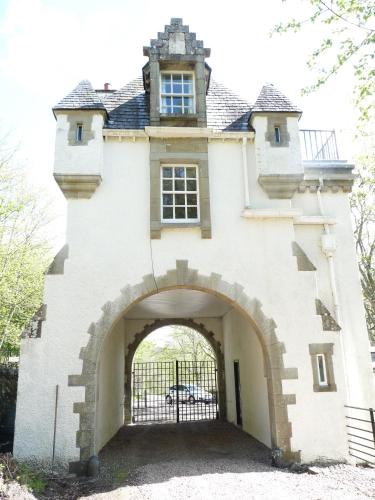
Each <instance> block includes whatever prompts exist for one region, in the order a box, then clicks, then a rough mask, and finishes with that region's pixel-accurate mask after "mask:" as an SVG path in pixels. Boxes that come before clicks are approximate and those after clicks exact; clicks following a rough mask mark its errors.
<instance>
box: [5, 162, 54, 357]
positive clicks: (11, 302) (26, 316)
mask: <svg viewBox="0 0 375 500" xmlns="http://www.w3.org/2000/svg"><path fill="white" fill-rule="evenodd" d="M47 213H48V207H47V206H46V204H45V203H43V202H42V201H41V200H40V198H39V196H38V195H37V194H36V193H33V192H31V191H30V188H29V187H28V186H27V185H26V182H25V177H24V175H23V172H22V170H20V169H19V168H17V167H15V166H14V164H13V163H12V161H11V158H9V157H6V156H5V155H4V154H3V155H2V158H1V159H0V358H6V357H7V356H9V355H17V354H18V351H19V337H20V333H21V332H22V330H23V328H24V327H25V326H26V325H27V323H28V322H29V321H30V319H31V317H32V316H33V314H34V313H35V311H36V310H37V309H38V308H39V306H40V305H41V302H42V291H43V278H44V276H43V273H44V271H45V269H46V266H47V264H48V261H49V259H50V252H49V246H48V244H47V241H46V237H45V235H44V233H43V230H44V228H45V226H46V224H47V223H48V222H49V219H48V216H47Z"/></svg>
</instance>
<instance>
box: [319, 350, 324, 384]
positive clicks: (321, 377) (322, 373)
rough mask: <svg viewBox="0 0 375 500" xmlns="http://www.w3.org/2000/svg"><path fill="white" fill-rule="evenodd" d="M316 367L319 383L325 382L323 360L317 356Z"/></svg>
mask: <svg viewBox="0 0 375 500" xmlns="http://www.w3.org/2000/svg"><path fill="white" fill-rule="evenodd" d="M318 367H319V381H320V382H325V381H326V377H325V373H324V360H323V356H318Z"/></svg>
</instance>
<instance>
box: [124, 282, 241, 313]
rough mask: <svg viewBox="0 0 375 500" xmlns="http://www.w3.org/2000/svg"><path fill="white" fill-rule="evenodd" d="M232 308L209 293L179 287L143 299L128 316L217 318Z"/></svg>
mask: <svg viewBox="0 0 375 500" xmlns="http://www.w3.org/2000/svg"><path fill="white" fill-rule="evenodd" d="M231 309H232V306H231V305H229V304H227V303H226V302H224V301H223V300H221V299H219V298H217V297H215V296H214V295H211V294H209V293H205V292H200V291H197V290H181V289H180V290H178V289H177V290H168V291H166V292H160V293H157V294H155V295H152V296H151V297H148V298H147V299H144V300H142V301H141V302H139V303H138V304H136V305H135V306H134V307H133V308H132V309H130V311H129V312H128V313H127V314H126V318H127V319H154V318H177V317H178V318H217V317H221V316H224V314H226V313H227V312H228V311H230V310H231Z"/></svg>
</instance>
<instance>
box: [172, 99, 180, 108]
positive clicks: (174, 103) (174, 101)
mask: <svg viewBox="0 0 375 500" xmlns="http://www.w3.org/2000/svg"><path fill="white" fill-rule="evenodd" d="M173 106H179V107H181V106H182V98H181V97H174V98H173Z"/></svg>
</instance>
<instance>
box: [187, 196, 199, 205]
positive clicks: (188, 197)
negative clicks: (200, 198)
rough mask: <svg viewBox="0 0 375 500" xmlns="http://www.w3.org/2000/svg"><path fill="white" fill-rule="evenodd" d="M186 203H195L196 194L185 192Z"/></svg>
mask: <svg viewBox="0 0 375 500" xmlns="http://www.w3.org/2000/svg"><path fill="white" fill-rule="evenodd" d="M186 198H187V204H188V205H196V204H197V195H196V194H187V195H186Z"/></svg>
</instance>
